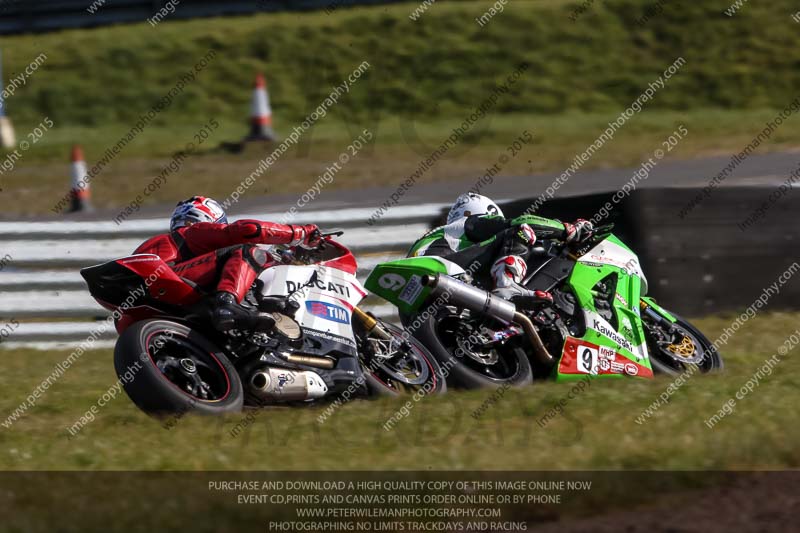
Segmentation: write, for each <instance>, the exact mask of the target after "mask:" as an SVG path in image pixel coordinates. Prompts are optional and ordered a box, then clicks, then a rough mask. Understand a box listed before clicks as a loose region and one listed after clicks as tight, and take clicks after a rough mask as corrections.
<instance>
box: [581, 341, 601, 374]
mask: <svg viewBox="0 0 800 533" xmlns="http://www.w3.org/2000/svg"><path fill="white" fill-rule="evenodd" d="M577 367H578V372H582V373H584V374H597V349H596V348H589V347H588V346H583V347H582V348H581V352H580V354H579V355H578V361H577Z"/></svg>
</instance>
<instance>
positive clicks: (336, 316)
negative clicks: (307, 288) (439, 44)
mask: <svg viewBox="0 0 800 533" xmlns="http://www.w3.org/2000/svg"><path fill="white" fill-rule="evenodd" d="M306 310H308V312H309V313H311V314H312V315H314V316H318V317H320V318H324V319H325V320H330V321H331V322H338V323H339V324H349V323H350V313H348V312H347V309H345V308H344V307H339V306H338V305H334V304H331V303H328V302H320V301H318V300H309V301H307V302H306Z"/></svg>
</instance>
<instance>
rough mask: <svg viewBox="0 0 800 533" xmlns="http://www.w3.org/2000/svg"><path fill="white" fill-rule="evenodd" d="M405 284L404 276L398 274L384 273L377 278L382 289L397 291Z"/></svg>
mask: <svg viewBox="0 0 800 533" xmlns="http://www.w3.org/2000/svg"><path fill="white" fill-rule="evenodd" d="M405 284H406V278H404V277H403V276H401V275H400V274H384V275H383V276H381V277H380V279H379V280H378V285H380V286H381V287H383V288H384V289H387V290H390V291H394V292H397V291H399V290H400V289H401V288H403V286H404V285H405Z"/></svg>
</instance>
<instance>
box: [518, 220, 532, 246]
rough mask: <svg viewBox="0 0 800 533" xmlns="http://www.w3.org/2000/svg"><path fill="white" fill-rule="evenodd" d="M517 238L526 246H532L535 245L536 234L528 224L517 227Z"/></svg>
mask: <svg viewBox="0 0 800 533" xmlns="http://www.w3.org/2000/svg"><path fill="white" fill-rule="evenodd" d="M517 238H519V240H520V241H521V242H524V243H525V244H527V245H528V246H533V245H534V244H535V243H536V233H535V232H534V231H533V228H532V227H530V226H529V225H528V224H520V225H519V226H517Z"/></svg>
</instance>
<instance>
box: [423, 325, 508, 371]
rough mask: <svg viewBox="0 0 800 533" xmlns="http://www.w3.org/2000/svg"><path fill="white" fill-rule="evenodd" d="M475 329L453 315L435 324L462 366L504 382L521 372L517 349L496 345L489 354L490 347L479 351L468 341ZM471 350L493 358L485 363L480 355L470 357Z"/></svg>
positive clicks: (440, 337)
mask: <svg viewBox="0 0 800 533" xmlns="http://www.w3.org/2000/svg"><path fill="white" fill-rule="evenodd" d="M473 330H474V329H473V325H472V324H470V323H465V322H463V321H462V320H461V319H459V318H458V317H456V316H453V315H449V316H447V317H444V318H443V320H441V321H439V322H438V323H437V324H436V336H437V337H438V338H439V341H440V342H441V343H442V344H443V345H444V346H445V348H446V349H447V351H448V353H449V354H450V355H451V356H452V357H453V358H454V359H456V360H457V361H458V362H459V363H460V364H461V365H463V366H465V367H466V368H468V369H469V370H471V371H473V372H475V373H476V374H479V375H480V376H482V377H484V378H486V379H489V380H492V381H498V382H501V381H502V382H505V381H510V380H512V379H514V378H515V377H516V376H517V375H518V374H519V371H520V363H519V361H518V359H517V356H516V354H515V353H514V350H513V349H512V348H510V347H506V346H496V347H493V348H491V350H490V351H491V353H490V354H489V352H488V351H487V350H488V349H484V350H476V349H475V346H474V345H471V344H470V343H469V340H468V339H469V337H470V335H471V334H473ZM465 348H466V349H465ZM468 350H472V353H473V354H477V353H484V354H489V355H491V357H489V358H485V359H486V362H482V361H479V360H478V359H479V358H480V357H477V358H476V357H472V356H470V355H469V353H468Z"/></svg>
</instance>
